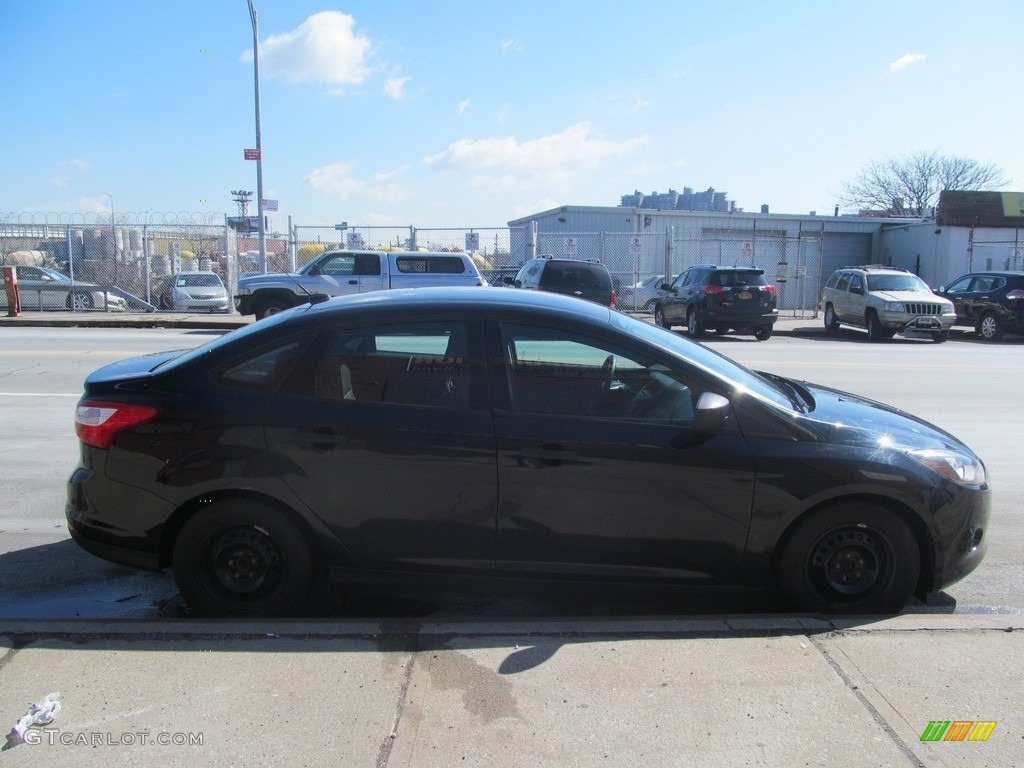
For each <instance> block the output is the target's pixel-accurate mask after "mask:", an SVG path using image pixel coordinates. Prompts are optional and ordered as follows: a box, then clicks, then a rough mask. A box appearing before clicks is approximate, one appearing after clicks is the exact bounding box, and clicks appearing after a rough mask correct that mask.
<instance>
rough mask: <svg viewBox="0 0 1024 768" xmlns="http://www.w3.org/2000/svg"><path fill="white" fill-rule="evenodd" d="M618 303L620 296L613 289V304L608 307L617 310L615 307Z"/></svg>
mask: <svg viewBox="0 0 1024 768" xmlns="http://www.w3.org/2000/svg"><path fill="white" fill-rule="evenodd" d="M618 302H619V294H617V293H616V292H615V289H614V288H613V289H612V301H611V304H609V305H608V306H610V307H611V308H612V309H615V305H616V304H617V303H618Z"/></svg>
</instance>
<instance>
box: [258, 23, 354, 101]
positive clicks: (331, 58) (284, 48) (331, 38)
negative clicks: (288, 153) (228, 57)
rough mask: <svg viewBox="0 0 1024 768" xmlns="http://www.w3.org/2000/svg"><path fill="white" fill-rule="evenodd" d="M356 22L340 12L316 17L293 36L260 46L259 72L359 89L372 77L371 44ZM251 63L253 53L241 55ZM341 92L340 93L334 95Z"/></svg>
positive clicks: (278, 37) (269, 40) (277, 37)
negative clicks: (367, 60) (357, 29)
mask: <svg viewBox="0 0 1024 768" xmlns="http://www.w3.org/2000/svg"><path fill="white" fill-rule="evenodd" d="M354 24H355V19H353V18H352V17H351V16H349V15H347V14H344V13H340V12H338V11H321V12H320V13H314V14H313V15H312V16H310V17H309V18H308V19H306V20H305V21H304V22H302V23H301V24H300V25H299V26H298V27H296V28H295V29H294V30H292V31H291V32H284V33H282V34H280V35H271V36H270V37H268V38H267V39H266V40H264V41H263V42H262V43H261V44H260V71H261V72H262V73H265V74H266V75H268V76H271V77H282V78H284V79H286V80H288V81H290V82H293V83H298V82H303V81H306V80H311V81H314V82H323V83H330V84H331V85H336V86H341V85H358V84H359V83H362V82H363V81H364V80H365V79H366V78H367V77H368V76H369V74H370V68H369V66H368V65H367V63H366V59H367V56H368V54H369V52H370V40H369V39H368V38H366V37H362V36H360V35H357V34H356V33H355V32H354V31H353V29H352V28H353V26H354ZM242 60H243V61H252V51H246V52H245V53H244V54H242ZM335 92H340V91H337V90H336V91H335Z"/></svg>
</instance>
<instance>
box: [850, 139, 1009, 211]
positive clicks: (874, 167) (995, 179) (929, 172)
mask: <svg viewBox="0 0 1024 768" xmlns="http://www.w3.org/2000/svg"><path fill="white" fill-rule="evenodd" d="M1006 183H1007V182H1006V179H1005V178H1004V176H1003V170H1002V168H1000V167H999V166H997V165H994V164H993V163H980V162H978V161H976V160H971V159H969V158H966V157H956V156H954V155H940V154H939V153H938V152H935V151H931V152H916V153H914V154H912V155H907V156H906V157H896V158H888V159H885V160H873V161H871V163H869V164H868V166H867V167H866V168H865V169H864V170H862V171H861V172H860V174H859V175H858V176H857V178H856V179H855V180H854V181H852V182H849V183H848V184H846V185H845V187H844V188H843V193H842V195H840V201H841V202H842V204H843V206H844V207H846V208H852V209H856V210H871V211H878V212H882V211H884V212H886V213H889V214H892V215H896V216H922V215H924V214H925V213H926V212H927V211H928V210H929V209H931V207H932V206H934V205H935V204H936V203H937V202H938V199H939V193H940V192H942V191H944V190H947V189H955V190H971V191H981V190H990V189H999V188H1000V187H1004V186H1006Z"/></svg>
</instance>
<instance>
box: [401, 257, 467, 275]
mask: <svg viewBox="0 0 1024 768" xmlns="http://www.w3.org/2000/svg"><path fill="white" fill-rule="evenodd" d="M395 264H396V266H397V267H398V271H399V272H418V273H426V272H430V273H441V274H446V275H461V274H462V273H463V272H465V271H466V263H465V262H464V261H463V260H462V257H461V256H430V257H427V256H399V257H398V258H397V259H395Z"/></svg>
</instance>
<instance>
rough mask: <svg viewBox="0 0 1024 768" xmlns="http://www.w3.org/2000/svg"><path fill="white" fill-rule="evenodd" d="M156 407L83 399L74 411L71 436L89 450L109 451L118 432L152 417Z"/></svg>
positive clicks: (158, 411)
mask: <svg viewBox="0 0 1024 768" xmlns="http://www.w3.org/2000/svg"><path fill="white" fill-rule="evenodd" d="M158 413H160V409H159V408H154V407H153V406H150V405H133V404H131V403H112V402H107V401H105V400H90V399H89V398H83V399H82V400H81V401H79V403H78V407H77V408H76V409H75V434H76V435H78V439H79V440H81V441H82V442H83V443H85V444H86V445H91V446H92V447H93V448H109V447H110V444H111V443H112V442H114V437H116V436H117V433H118V432H122V431H124V430H126V429H131V428H132V427H137V426H138V425H139V424H145V423H146V422H147V421H151V420H152V419H154V418H156V415H157V414H158Z"/></svg>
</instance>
